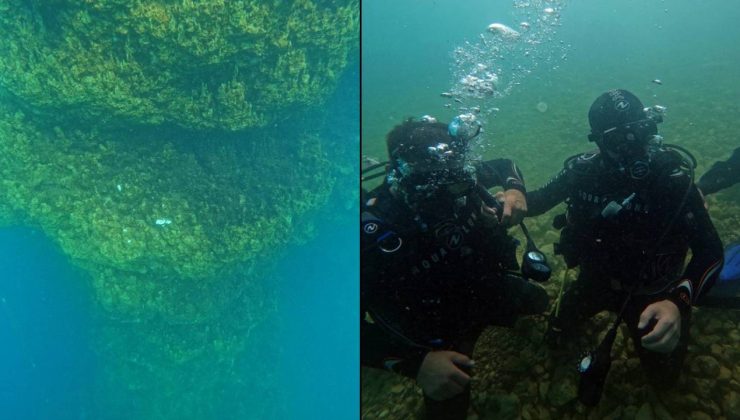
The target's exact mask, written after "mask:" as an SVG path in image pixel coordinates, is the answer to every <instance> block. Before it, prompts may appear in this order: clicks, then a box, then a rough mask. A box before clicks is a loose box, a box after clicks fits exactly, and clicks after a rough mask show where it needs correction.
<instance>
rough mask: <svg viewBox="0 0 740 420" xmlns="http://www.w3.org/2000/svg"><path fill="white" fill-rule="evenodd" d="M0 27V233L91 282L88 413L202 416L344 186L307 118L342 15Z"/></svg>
mask: <svg viewBox="0 0 740 420" xmlns="http://www.w3.org/2000/svg"><path fill="white" fill-rule="evenodd" d="M0 12H2V13H0V33H3V35H4V36H3V37H2V38H1V39H0V52H2V54H0V99H2V100H0V226H9V225H26V226H32V227H35V228H38V229H39V230H41V231H43V232H44V233H45V234H46V235H47V236H48V237H49V238H50V239H51V240H52V241H54V242H55V243H56V244H58V245H59V247H60V248H61V250H62V251H63V252H64V253H65V254H67V255H68V256H69V258H70V259H71V260H72V261H73V262H74V263H75V264H76V265H77V266H79V267H82V268H83V269H85V270H86V271H87V272H88V273H89V274H90V279H91V288H92V293H93V295H94V296H95V300H96V303H97V306H98V308H99V309H100V311H99V313H98V314H96V316H97V317H98V318H99V319H100V323H99V327H98V331H97V350H98V352H99V355H100V358H101V362H102V365H103V370H104V373H105V374H104V377H103V378H101V381H100V389H98V390H96V393H97V394H98V396H97V397H96V401H98V404H99V405H100V407H99V409H100V410H101V412H102V413H106V412H116V411H117V410H121V412H126V411H123V410H130V409H131V407H130V406H128V405H126V401H131V400H132V399H134V400H136V401H137V403H136V412H134V413H131V415H132V416H134V417H138V418H154V417H157V418H162V417H163V418H192V416H196V417H198V418H203V417H214V416H215V414H214V413H216V412H218V407H219V401H221V399H222V398H223V397H224V395H223V390H224V389H225V388H227V387H229V386H233V385H234V384H236V383H239V381H241V380H242V378H238V377H237V373H236V371H235V369H234V364H235V360H237V358H238V357H239V355H240V354H241V355H243V354H244V352H246V351H249V348H250V341H249V340H250V339H251V337H250V331H252V329H253V328H255V327H256V326H258V325H259V324H260V322H262V321H263V320H264V319H265V318H266V317H267V316H268V315H269V314H270V313H272V312H273V311H275V303H274V302H273V301H272V298H271V297H270V296H271V292H270V290H269V286H268V283H269V275H268V273H269V270H270V268H271V267H272V266H273V265H274V261H275V260H276V257H277V256H279V255H281V252H282V251H283V250H284V249H285V247H286V246H287V245H289V244H293V243H296V242H300V241H305V240H307V239H308V238H310V237H311V236H312V235H313V226H312V223H311V219H312V216H313V214H314V213H315V212H316V211H317V209H319V208H321V207H322V206H323V205H324V204H325V203H326V202H327V200H328V199H329V197H330V196H337V194H336V192H335V191H334V189H335V185H336V184H337V179H338V178H339V177H341V176H343V175H344V176H346V175H347V173H348V171H349V172H351V168H348V167H346V166H342V165H337V164H336V163H335V162H331V161H330V160H328V158H327V151H328V150H330V149H333V148H337V147H336V141H337V140H336V139H327V138H325V137H321V136H319V134H318V133H319V131H320V130H321V129H322V128H323V127H324V126H325V125H326V124H325V121H323V120H322V119H321V118H318V117H316V116H314V115H312V116H310V117H311V118H314V119H313V120H309V117H306V116H305V115H304V114H305V113H306V110H307V109H310V108H312V107H313V108H315V107H317V106H319V105H322V104H323V103H324V102H325V101H326V98H327V94H328V93H330V92H332V91H333V90H334V88H335V86H336V82H337V79H338V77H339V75H340V74H341V73H342V71H343V70H344V68H345V66H346V65H347V63H348V59H349V57H351V56H352V55H353V54H354V53H356V52H357V39H358V24H359V22H358V15H359V12H358V4H357V2H356V1H352V0H348V1H320V2H319V1H317V2H312V1H297V2H283V1H269V2H256V1H254V2H250V1H234V2H224V1H216V0H214V1H205V2H194V1H182V2H172V1H157V2H139V1H135V2H125V1H96V2H93V1H85V0H79V1H78V0H75V1H66V0H58V1H50V2H39V1H10V2H3V3H2V4H0ZM313 112H314V113H318V114H320V113H319V112H318V111H313ZM344 147H345V148H346V147H348V146H346V145H345V146H344ZM345 184H346V182H345ZM348 190H351V189H348ZM340 200H343V201H349V199H347V198H346V197H340ZM109 410H110V411H109ZM246 412H248V410H247V411H245V413H246ZM237 414H238V413H237ZM242 414H244V413H242Z"/></svg>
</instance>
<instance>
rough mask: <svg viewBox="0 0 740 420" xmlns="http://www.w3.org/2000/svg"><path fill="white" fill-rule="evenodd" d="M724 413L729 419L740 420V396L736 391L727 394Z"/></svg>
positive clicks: (723, 405)
mask: <svg viewBox="0 0 740 420" xmlns="http://www.w3.org/2000/svg"><path fill="white" fill-rule="evenodd" d="M722 411H723V414H724V416H725V417H727V418H728V419H740V394H738V393H737V392H734V391H732V392H728V393H725V395H724V399H723V400H722Z"/></svg>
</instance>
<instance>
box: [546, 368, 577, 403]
mask: <svg viewBox="0 0 740 420" xmlns="http://www.w3.org/2000/svg"><path fill="white" fill-rule="evenodd" d="M574 372H575V370H573V369H570V368H569V367H565V366H561V367H559V368H558V369H557V370H556V371H555V374H554V375H553V380H552V382H551V383H550V386H549V389H548V391H547V401H548V402H549V403H550V404H552V405H554V406H555V407H562V406H564V405H566V404H568V403H569V402H571V401H574V400H575V399H576V397H577V395H578V386H577V384H576V380H577V378H576V377H575V374H574Z"/></svg>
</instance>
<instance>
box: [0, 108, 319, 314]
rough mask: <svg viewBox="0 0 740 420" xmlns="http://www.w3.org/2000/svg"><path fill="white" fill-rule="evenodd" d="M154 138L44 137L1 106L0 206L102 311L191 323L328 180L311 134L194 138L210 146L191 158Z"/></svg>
mask: <svg viewBox="0 0 740 420" xmlns="http://www.w3.org/2000/svg"><path fill="white" fill-rule="evenodd" d="M162 133H163V134H161V135H159V136H158V137H157V138H150V137H147V136H141V137H140V135H139V134H137V133H136V132H135V131H131V132H120V131H119V132H105V131H104V130H102V129H96V130H93V131H92V132H89V131H88V132H83V131H81V130H71V131H65V130H63V129H62V128H60V127H53V128H51V129H47V130H44V129H42V128H40V127H39V124H38V122H36V121H34V120H33V118H31V117H29V116H27V115H24V114H23V113H22V112H14V111H12V110H10V109H8V108H5V107H3V108H0V149H1V150H2V154H1V157H0V186H2V188H1V189H0V201H2V202H3V203H4V208H5V209H6V210H9V211H10V214H12V215H14V217H15V219H21V220H22V221H24V222H25V223H27V224H32V225H36V226H38V227H40V228H41V229H42V230H43V231H44V232H46V233H47V234H48V235H49V236H50V237H51V238H53V239H54V240H55V241H57V242H58V243H59V245H60V246H61V248H62V250H63V251H64V252H65V253H66V254H68V255H69V256H70V257H71V258H72V259H73V260H75V261H76V263H77V264H79V265H81V266H83V267H85V268H87V269H88V270H89V271H90V272H91V273H92V274H93V281H94V286H95V291H96V293H97V296H98V298H99V302H100V303H101V304H102V305H103V307H104V308H105V309H107V310H109V311H111V312H116V313H119V314H120V313H125V314H127V315H128V316H139V315H140V314H144V315H146V314H147V313H157V314H168V317H181V318H183V317H184V318H187V319H191V320H192V319H193V318H194V317H195V318H197V317H200V316H202V314H204V313H208V312H210V311H209V306H211V305H214V304H217V303H218V298H217V296H216V295H218V294H220V293H225V294H228V293H229V291H228V290H225V289H224V287H223V286H226V285H219V284H213V282H218V281H219V280H218V279H219V278H220V276H221V275H223V271H224V270H229V269H231V268H233V266H234V265H235V264H236V263H240V264H250V263H252V262H253V261H254V260H257V259H259V258H261V257H263V256H265V255H269V254H270V253H271V250H275V249H280V248H281V247H282V246H283V245H285V244H286V243H288V242H290V240H291V236H292V234H293V231H294V227H293V224H292V221H293V219H294V218H298V217H300V215H301V214H303V213H305V212H306V211H307V210H309V209H312V208H315V207H317V206H318V205H320V204H322V203H323V202H324V201H325V200H326V197H327V195H328V193H329V192H330V190H331V187H332V182H333V181H332V180H331V179H330V177H329V167H330V165H329V163H328V162H327V161H326V160H325V159H324V157H323V154H322V151H321V147H320V143H319V142H320V139H318V138H317V137H315V136H312V135H309V134H305V135H303V137H297V138H296V137H291V138H286V137H283V136H284V135H286V134H285V133H279V132H264V131H262V132H259V133H252V134H251V136H252V139H251V140H252V141H254V142H257V143H259V144H260V147H255V148H252V147H246V148H245V147H240V146H239V140H234V139H230V140H224V141H222V142H220V143H219V142H214V141H212V140H209V139H207V138H204V139H201V140H200V142H209V143H210V144H212V145H214V147H210V148H207V149H206V150H204V148H198V149H197V152H196V151H188V150H187V148H186V147H185V148H184V147H182V146H179V148H178V147H176V143H177V142H178V139H175V138H172V137H171V135H167V134H166V133H165V132H164V131H163V132H162ZM121 137H126V138H125V139H124V138H121ZM283 144H285V145H289V146H288V147H281V145H283ZM216 146H217V147H216ZM183 149H186V150H183ZM245 149H248V150H245ZM278 149H279V150H280V151H279V152H278V151H276V150H278ZM247 154H248V155H249V159H248V160H247V159H246V157H245V155H247ZM244 162H254V163H255V164H253V165H245V164H244ZM298 162H300V163H298ZM309 186H310V187H311V188H308V187H309ZM195 279H197V281H195ZM206 290H209V291H211V292H209V293H205V291H206ZM193 293H195V294H196V295H197V296H206V297H207V299H203V298H199V299H197V300H195V299H188V294H193Z"/></svg>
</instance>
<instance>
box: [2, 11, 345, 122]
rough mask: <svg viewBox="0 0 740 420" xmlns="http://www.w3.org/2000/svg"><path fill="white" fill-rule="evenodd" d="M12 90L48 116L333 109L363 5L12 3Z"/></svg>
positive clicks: (228, 117)
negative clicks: (328, 105)
mask: <svg viewBox="0 0 740 420" xmlns="http://www.w3.org/2000/svg"><path fill="white" fill-rule="evenodd" d="M4 7H5V10H3V12H2V14H0V33H2V34H3V36H2V37H1V38H0V50H1V51H4V53H3V54H2V55H0V74H3V78H2V79H1V81H0V86H2V87H3V89H6V90H8V91H9V92H12V93H13V95H15V96H16V97H18V98H21V99H22V100H23V101H24V102H25V103H26V104H28V105H30V106H32V107H34V108H35V109H36V111H37V112H43V113H44V114H45V115H46V116H47V117H48V118H57V117H58V116H60V115H61V116H63V118H65V119H66V118H74V119H80V120H84V121H87V122H88V123H97V122H100V121H103V122H106V123H108V124H121V125H127V124H130V123H135V124H154V125H156V124H160V123H163V122H164V123H173V124H177V125H180V126H182V127H187V128H209V129H210V128H216V129H224V130H230V131H233V130H239V129H243V128H247V127H257V126H266V125H267V124H270V123H273V122H275V121H276V120H278V119H280V118H281V117H283V115H282V114H283V113H285V112H287V111H289V110H290V108H291V107H301V106H306V105H318V104H321V103H322V102H323V101H324V100H325V98H326V96H327V93H329V92H330V91H331V89H332V88H333V87H334V86H335V84H336V80H337V78H338V76H339V74H340V73H341V72H342V70H343V69H344V67H345V66H346V65H347V62H348V57H349V54H350V53H351V52H352V51H357V44H358V42H357V41H358V35H359V5H358V2H357V1H356V0H337V1H331V2H323V1H311V0H305V1H296V2H282V1H280V0H269V1H258V0H245V1H233V2H224V1H222V0H220V1H219V0H205V1H198V2H195V1H182V2H179V1H178V2H171V1H165V0H155V1H147V2H138V1H136V2H125V1H119V0H101V1H95V2H90V1H83V0H61V1H51V2H37V1H33V2H29V1H23V0H9V1H5V2H4Z"/></svg>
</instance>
